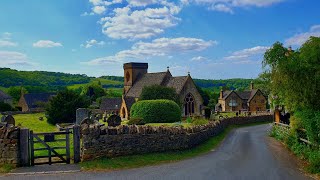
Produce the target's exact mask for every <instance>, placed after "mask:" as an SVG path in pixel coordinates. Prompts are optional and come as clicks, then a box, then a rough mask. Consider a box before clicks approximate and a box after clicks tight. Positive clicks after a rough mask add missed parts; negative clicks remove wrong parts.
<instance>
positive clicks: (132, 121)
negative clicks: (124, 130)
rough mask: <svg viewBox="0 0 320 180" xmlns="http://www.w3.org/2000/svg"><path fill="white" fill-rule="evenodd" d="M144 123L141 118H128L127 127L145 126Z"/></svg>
mask: <svg viewBox="0 0 320 180" xmlns="http://www.w3.org/2000/svg"><path fill="white" fill-rule="evenodd" d="M145 124H146V122H144V120H143V119H142V118H130V120H129V122H128V125H145Z"/></svg>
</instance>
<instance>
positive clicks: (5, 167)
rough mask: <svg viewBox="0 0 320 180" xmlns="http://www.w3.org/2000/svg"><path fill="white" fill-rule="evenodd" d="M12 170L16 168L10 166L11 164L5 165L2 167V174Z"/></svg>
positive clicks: (0, 167) (0, 169) (0, 170)
mask: <svg viewBox="0 0 320 180" xmlns="http://www.w3.org/2000/svg"><path fill="white" fill-rule="evenodd" d="M12 169H14V167H13V166H12V165H10V164H6V165H3V166H0V174H1V173H8V172H10V171H11V170H12Z"/></svg>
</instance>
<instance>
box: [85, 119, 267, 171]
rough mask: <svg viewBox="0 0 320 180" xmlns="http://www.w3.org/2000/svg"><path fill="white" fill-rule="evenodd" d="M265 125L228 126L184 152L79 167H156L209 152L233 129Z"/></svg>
mask: <svg viewBox="0 0 320 180" xmlns="http://www.w3.org/2000/svg"><path fill="white" fill-rule="evenodd" d="M260 124H265V123H252V124H247V125H241V126H240V125H237V126H236V125H234V126H229V127H228V128H227V129H225V130H224V131H223V132H222V133H221V134H219V135H218V136H215V137H213V138H210V139H209V140H208V141H206V142H205V143H203V144H201V145H199V146H197V147H195V148H192V149H188V150H184V151H173V152H163V153H150V154H141V155H132V156H122V157H115V158H101V159H98V160H93V161H87V162H82V163H81V164H80V166H81V167H82V169H84V170H95V171H97V170H119V169H128V168H137V167H142V166H149V165H156V164H162V163H170V162H176V161H180V160H184V159H188V158H192V157H195V156H198V155H201V154H205V153H208V152H210V151H211V150H212V149H214V148H216V147H217V146H218V145H219V144H220V143H221V142H222V141H223V139H224V138H225V137H226V135H227V134H228V133H229V132H230V131H231V130H232V129H234V128H239V127H245V126H254V125H260Z"/></svg>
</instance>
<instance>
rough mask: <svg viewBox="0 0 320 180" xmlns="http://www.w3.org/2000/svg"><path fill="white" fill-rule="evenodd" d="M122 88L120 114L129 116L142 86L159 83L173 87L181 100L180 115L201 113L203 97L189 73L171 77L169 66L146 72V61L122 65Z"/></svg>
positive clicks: (123, 116) (124, 116)
mask: <svg viewBox="0 0 320 180" xmlns="http://www.w3.org/2000/svg"><path fill="white" fill-rule="evenodd" d="M123 69H124V89H123V96H122V103H121V107H120V116H121V117H122V118H124V119H128V118H129V117H130V108H131V106H132V105H133V104H134V103H135V102H136V101H138V100H139V97H140V94H141V92H142V89H143V87H146V86H151V85H161V86H166V87H171V88H174V89H175V90H176V92H177V94H178V95H179V96H180V99H181V102H183V107H182V112H181V114H182V116H183V117H187V116H191V115H195V116H200V115H201V114H202V106H203V99H202V97H201V95H200V93H199V92H198V90H197V88H196V85H195V83H194V81H193V80H192V78H191V76H190V74H188V75H187V76H179V77H173V76H172V75H171V73H170V71H169V68H168V69H167V71H165V72H158V73H148V63H136V62H130V63H125V64H124V65H123Z"/></svg>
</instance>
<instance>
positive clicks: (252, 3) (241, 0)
mask: <svg viewBox="0 0 320 180" xmlns="http://www.w3.org/2000/svg"><path fill="white" fill-rule="evenodd" d="M283 1H285V0H183V3H184V4H190V3H195V4H198V5H203V6H209V8H208V9H209V10H214V11H221V12H227V13H233V9H234V8H237V7H242V8H247V7H267V6H271V5H273V4H277V3H280V2H283Z"/></svg>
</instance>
